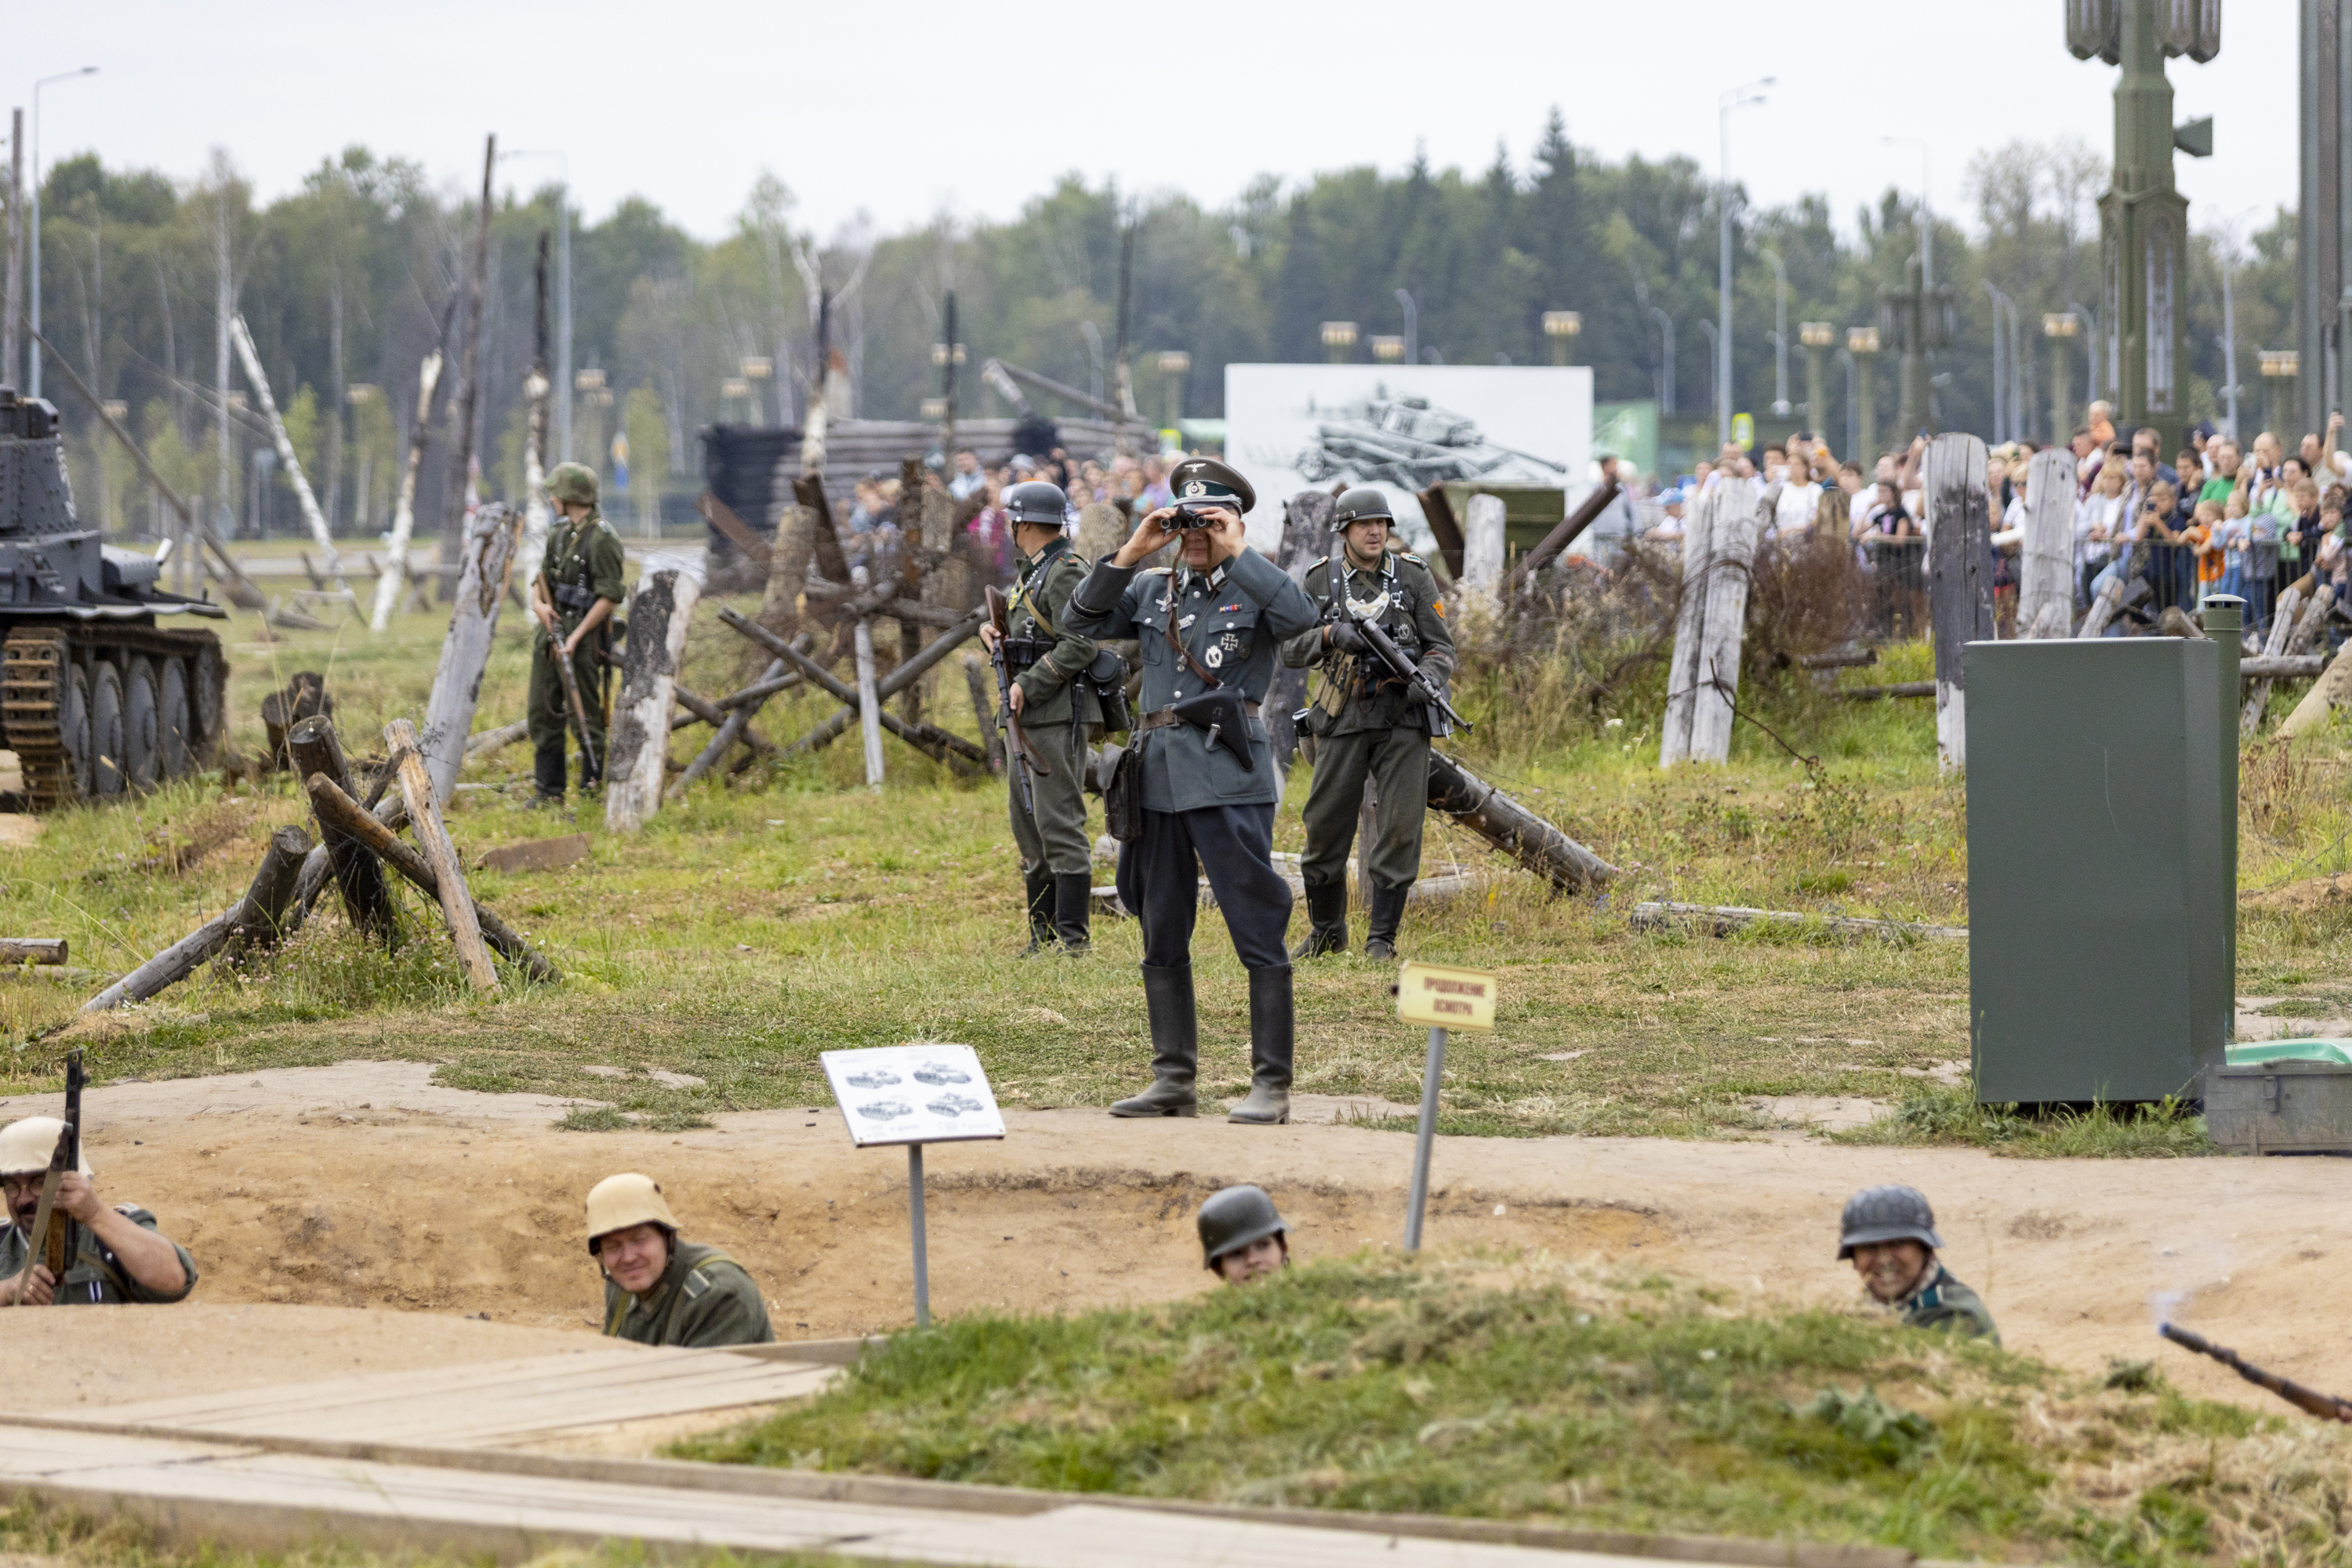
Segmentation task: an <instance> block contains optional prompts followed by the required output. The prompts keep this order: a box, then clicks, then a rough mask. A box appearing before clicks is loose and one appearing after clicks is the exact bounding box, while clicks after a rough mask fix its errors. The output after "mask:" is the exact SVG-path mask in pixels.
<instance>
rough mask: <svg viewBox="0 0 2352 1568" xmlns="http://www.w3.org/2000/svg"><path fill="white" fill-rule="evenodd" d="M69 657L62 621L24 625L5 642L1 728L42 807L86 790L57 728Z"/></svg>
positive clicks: (0, 658)
mask: <svg viewBox="0 0 2352 1568" xmlns="http://www.w3.org/2000/svg"><path fill="white" fill-rule="evenodd" d="M66 660H67V653H66V632H65V629H64V628H63V627H61V626H20V627H18V628H17V629H16V630H15V631H12V632H10V633H9V634H8V639H7V641H6V642H5V644H0V729H5V731H6V739H7V742H8V746H9V749H10V750H12V751H14V752H16V762H17V765H18V766H19V767H20V768H21V769H22V770H23V772H24V775H25V794H26V797H27V800H28V803H29V804H30V805H31V806H32V808H33V809H34V810H35V811H37V812H40V811H54V810H56V809H58V807H59V806H64V805H72V804H73V803H74V802H75V801H76V800H78V799H79V798H80V794H81V791H80V784H79V781H78V780H77V779H76V778H75V777H74V769H73V763H72V760H71V759H70V758H69V757H68V756H67V755H66V747H65V741H64V738H63V736H62V735H61V734H60V733H59V731H58V683H59V681H60V680H61V679H62V678H63V676H64V674H65V670H66V668H67V664H66Z"/></svg>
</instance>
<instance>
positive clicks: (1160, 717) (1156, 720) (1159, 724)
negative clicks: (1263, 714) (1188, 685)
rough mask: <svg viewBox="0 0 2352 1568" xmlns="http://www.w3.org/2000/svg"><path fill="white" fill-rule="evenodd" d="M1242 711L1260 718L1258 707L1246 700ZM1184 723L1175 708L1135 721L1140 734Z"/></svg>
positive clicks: (1149, 714)
mask: <svg viewBox="0 0 2352 1568" xmlns="http://www.w3.org/2000/svg"><path fill="white" fill-rule="evenodd" d="M1242 711H1243V712H1244V713H1246V714H1248V715H1249V716H1250V717H1251V718H1253V719H1255V718H1256V717H1257V716H1258V705H1257V704H1256V703H1255V702H1251V701H1247V700H1244V702H1243V703H1242ZM1182 722H1183V721H1182V720H1181V719H1179V718H1178V717H1176V710H1174V709H1173V708H1162V709H1160V710H1159V711H1157V712H1154V713H1146V714H1145V715H1144V716H1143V717H1142V718H1140V719H1138V720H1137V721H1135V729H1136V732H1137V733H1138V734H1140V733H1142V732H1143V731H1146V730H1165V729H1166V728H1168V726H1169V725H1171V724H1181V723H1182Z"/></svg>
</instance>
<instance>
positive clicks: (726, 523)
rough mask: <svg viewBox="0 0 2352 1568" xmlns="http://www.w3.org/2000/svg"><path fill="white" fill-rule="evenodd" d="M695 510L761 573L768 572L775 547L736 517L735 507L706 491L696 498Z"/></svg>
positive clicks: (748, 524)
mask: <svg viewBox="0 0 2352 1568" xmlns="http://www.w3.org/2000/svg"><path fill="white" fill-rule="evenodd" d="M694 510H697V511H698V512H700V513H701V514H702V516H703V518H704V520H705V521H708V522H709V524H710V526H711V527H713V528H715V529H717V530H718V531H719V532H721V533H723V534H725V535H726V536H727V538H728V541H729V542H730V543H732V544H733V545H734V546H735V548H736V549H738V550H740V551H741V552H743V557H744V559H745V560H747V561H749V562H751V564H752V565H754V566H757V567H758V568H759V569H760V570H761V572H765V571H767V570H768V568H769V566H770V564H771V563H772V561H773V559H774V556H775V550H774V547H773V546H772V545H770V544H769V542H767V541H766V540H764V539H762V538H761V537H760V534H759V531H758V530H757V529H754V528H753V527H752V526H751V524H750V523H748V522H745V521H743V520H742V519H741V518H740V517H738V516H736V515H735V509H734V508H733V507H731V506H729V505H728V504H727V503H726V502H725V501H723V500H719V498H718V497H717V496H716V495H714V494H712V493H711V492H710V491H709V490H705V491H703V492H702V493H701V494H700V495H698V496H697V497H695V498H694Z"/></svg>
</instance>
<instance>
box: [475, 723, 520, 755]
mask: <svg viewBox="0 0 2352 1568" xmlns="http://www.w3.org/2000/svg"><path fill="white" fill-rule="evenodd" d="M528 734H530V721H528V720H525V719H518V720H516V721H514V722H513V723H511V724H501V725H499V727H498V728H497V729H495V730H483V731H478V732H476V733H474V734H471V735H468V736H467V737H466V754H467V756H469V757H487V756H488V755H489V754H490V753H491V752H496V751H499V750H502V749H504V748H505V747H508V746H511V745H513V744H514V743H515V742H517V741H520V740H521V739H522V738H523V737H524V736H525V735H528Z"/></svg>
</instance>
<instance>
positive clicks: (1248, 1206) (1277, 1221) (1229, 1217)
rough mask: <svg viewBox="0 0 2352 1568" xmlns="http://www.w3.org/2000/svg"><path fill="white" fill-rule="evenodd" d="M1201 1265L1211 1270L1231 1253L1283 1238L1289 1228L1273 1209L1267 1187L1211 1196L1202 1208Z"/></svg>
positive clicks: (1227, 1189) (1228, 1190) (1224, 1191)
mask: <svg viewBox="0 0 2352 1568" xmlns="http://www.w3.org/2000/svg"><path fill="white" fill-rule="evenodd" d="M1199 1223H1200V1226H1201V1261H1202V1264H1203V1265H1204V1266H1206V1267H1207V1268H1215V1267H1216V1266H1217V1259H1218V1258H1223V1256H1225V1254H1227V1253H1229V1252H1239V1251H1240V1250H1241V1249H1242V1248H1243V1247H1247V1246H1249V1245H1250V1243H1252V1242H1254V1241H1264V1240H1265V1238H1266V1237H1269V1236H1280V1235H1282V1234H1283V1233H1284V1232H1285V1231H1286V1230H1287V1229H1288V1228H1289V1226H1286V1225H1284V1224H1283V1223H1282V1215H1279V1214H1276V1212H1275V1208H1274V1199H1273V1198H1272V1197H1271V1196H1270V1195H1268V1194H1267V1193H1266V1190H1265V1188H1264V1187H1253V1186H1246V1185H1244V1186H1238V1187H1225V1188H1222V1189H1220V1190H1219V1191H1217V1192H1213V1193H1212V1194H1209V1201H1208V1202H1207V1203H1204V1204H1202V1205H1201V1216H1200V1222H1199Z"/></svg>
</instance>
